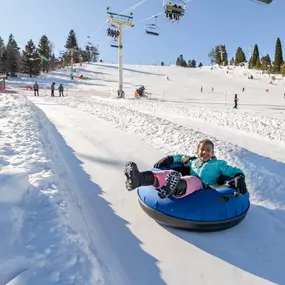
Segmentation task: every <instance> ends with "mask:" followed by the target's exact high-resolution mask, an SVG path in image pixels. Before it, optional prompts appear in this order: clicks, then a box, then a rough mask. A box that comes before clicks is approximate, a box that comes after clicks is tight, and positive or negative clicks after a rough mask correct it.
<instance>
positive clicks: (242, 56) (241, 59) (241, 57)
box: [235, 47, 246, 65]
mask: <svg viewBox="0 0 285 285" xmlns="http://www.w3.org/2000/svg"><path fill="white" fill-rule="evenodd" d="M244 62H246V57H245V54H244V52H243V50H242V48H241V47H238V49H237V51H236V59H235V65H239V64H241V63H244Z"/></svg>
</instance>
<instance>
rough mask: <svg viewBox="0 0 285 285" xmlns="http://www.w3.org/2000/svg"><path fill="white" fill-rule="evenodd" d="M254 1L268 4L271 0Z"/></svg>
mask: <svg viewBox="0 0 285 285" xmlns="http://www.w3.org/2000/svg"><path fill="white" fill-rule="evenodd" d="M256 1H259V2H262V3H264V4H270V3H271V2H272V1H273V0H256Z"/></svg>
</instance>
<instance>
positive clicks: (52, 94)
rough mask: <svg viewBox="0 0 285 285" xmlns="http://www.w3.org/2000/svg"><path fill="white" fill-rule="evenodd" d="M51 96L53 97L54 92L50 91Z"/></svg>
mask: <svg viewBox="0 0 285 285" xmlns="http://www.w3.org/2000/svg"><path fill="white" fill-rule="evenodd" d="M51 96H52V97H54V90H53V89H52V90H51Z"/></svg>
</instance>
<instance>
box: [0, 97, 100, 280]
mask: <svg viewBox="0 0 285 285" xmlns="http://www.w3.org/2000/svg"><path fill="white" fill-rule="evenodd" d="M0 106H1V107H0V111H1V121H2V124H1V126H0V131H1V137H2V138H3V139H1V140H0V147H1V152H0V163H1V171H0V182H1V188H0V193H1V197H0V212H1V213H3V215H2V218H1V219H0V227H1V232H8V233H10V237H7V236H5V235H4V236H3V235H2V234H1V239H3V242H4V243H3V242H2V243H1V246H0V252H2V253H3V252H4V254H1V258H0V267H1V268H2V269H3V268H5V271H2V272H1V274H0V284H3V283H2V282H8V281H10V280H11V279H13V278H14V277H16V276H17V275H18V274H20V275H18V277H17V279H18V283H17V284H22V285H24V284H29V285H33V284H43V282H46V283H44V284H52V283H57V284H58V283H60V284H104V278H103V276H100V274H97V276H94V274H93V272H92V270H93V268H94V267H99V264H98V263H96V262H97V261H96V259H95V257H94V256H93V257H92V256H91V254H90V250H89V249H88V245H87V244H86V242H85V241H84V239H82V238H81V237H80V236H79V234H78V233H77V232H75V231H74V229H73V227H72V223H71V222H70V220H69V217H68V211H67V205H66V197H64V195H63V193H66V192H64V191H63V190H64V189H60V186H62V183H61V181H60V177H58V176H57V173H58V169H56V170H55V169H54V166H55V163H57V161H52V159H51V158H50V157H49V156H48V155H47V153H46V148H50V150H51V151H55V149H54V147H53V145H52V144H51V143H50V142H49V140H48V137H47V136H46V134H43V133H42V131H43V129H44V126H43V125H42V123H41V122H40V120H39V119H40V118H39V117H38V114H36V110H35V108H34V107H33V104H32V103H31V102H29V101H28V100H27V99H26V98H25V97H23V96H19V95H3V94H1V96H0ZM55 155H57V154H55ZM60 174H61V175H62V176H64V175H65V172H64V169H63V170H62V172H61V173H60ZM4 215H5V216H4ZM5 219H6V220H8V221H9V220H10V221H11V223H7V222H5ZM4 229H5V230H4ZM7 240H9V244H7V242H5V241H7ZM5 256H10V263H9V260H8V261H7V260H6V259H5ZM11 256H15V259H14V260H13V259H11ZM17 264H18V266H17ZM98 272H100V271H98ZM43 278H44V279H43Z"/></svg>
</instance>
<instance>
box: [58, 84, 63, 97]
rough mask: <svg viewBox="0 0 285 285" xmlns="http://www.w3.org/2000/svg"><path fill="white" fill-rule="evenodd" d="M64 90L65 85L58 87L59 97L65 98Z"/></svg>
mask: <svg viewBox="0 0 285 285" xmlns="http://www.w3.org/2000/svg"><path fill="white" fill-rule="evenodd" d="M63 90H64V88H63V85H62V84H60V85H59V87H58V92H59V97H64V95H63Z"/></svg>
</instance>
